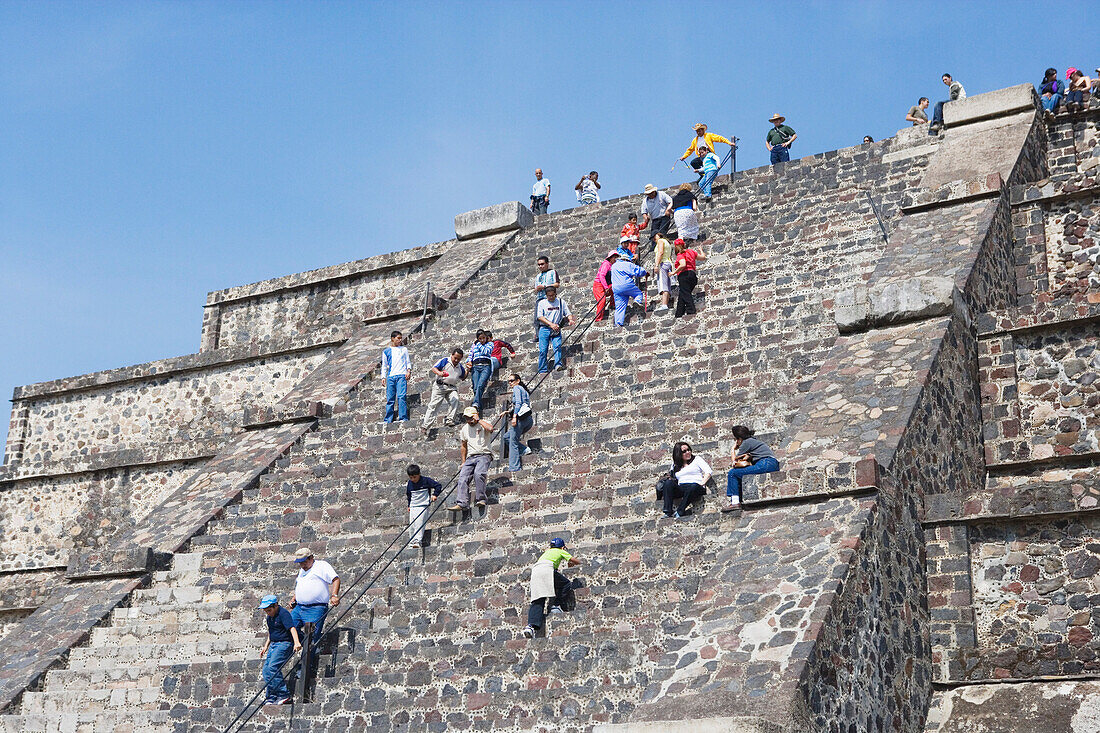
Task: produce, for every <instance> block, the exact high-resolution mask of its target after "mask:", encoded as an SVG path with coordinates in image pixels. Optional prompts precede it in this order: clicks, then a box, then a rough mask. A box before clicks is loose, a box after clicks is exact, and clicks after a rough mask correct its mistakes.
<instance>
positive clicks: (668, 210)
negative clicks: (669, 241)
mask: <svg viewBox="0 0 1100 733" xmlns="http://www.w3.org/2000/svg"><path fill="white" fill-rule="evenodd" d="M638 213H639V214H641V215H642V223H641V224H639V225H638V228H639V229H645V228H646V227H647V226H648V227H649V242H650V244H652V243H654V242H655V241H656V239H657V237H659V236H660V237H664V236H668V229H669V227H670V226H672V197H671V196H669V195H668V194H667V193H665V192H664V191H658V190H657V187H656V186H654V185H653V184H652V183H647V184H646V185H645V198H643V199H642V206H641V208H640V209H638Z"/></svg>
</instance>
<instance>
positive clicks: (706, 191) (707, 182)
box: [699, 148, 790, 198]
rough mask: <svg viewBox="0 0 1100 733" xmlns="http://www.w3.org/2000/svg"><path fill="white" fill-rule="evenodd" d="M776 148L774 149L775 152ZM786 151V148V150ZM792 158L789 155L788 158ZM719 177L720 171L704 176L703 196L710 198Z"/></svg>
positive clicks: (700, 186)
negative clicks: (711, 190)
mask: <svg viewBox="0 0 1100 733" xmlns="http://www.w3.org/2000/svg"><path fill="white" fill-rule="evenodd" d="M774 149H775V148H772V150H774ZM784 150H786V148H784ZM789 157H790V156H789V155H788V158H789ZM717 177H718V171H717V170H713V171H707V172H706V173H704V174H703V177H702V178H701V179H700V180H699V188H700V189H702V191H703V195H704V196H706V197H707V198H710V187H711V185H713V184H714V179H715V178H717Z"/></svg>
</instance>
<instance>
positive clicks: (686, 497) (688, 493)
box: [664, 484, 706, 517]
mask: <svg viewBox="0 0 1100 733" xmlns="http://www.w3.org/2000/svg"><path fill="white" fill-rule="evenodd" d="M705 492H706V489H704V488H703V487H702V486H700V485H699V484H676V486H675V487H673V488H672V490H671V491H669V490H666V491H665V497H664V498H665V514H667V515H668V516H670V517H671V516H672V505H673V504H674V503H675V501H676V500H677V499H680V506H679V507H678V508H677V509H676V511H677V512H679V513H680V514H683V513H684V511H685V510H686V509H687V508H688V507H689V506H691V503H692V502H693V501H695V500H696V499H698V498H699V497H700V496H702V495H703V494H704V493H705Z"/></svg>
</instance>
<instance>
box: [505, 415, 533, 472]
mask: <svg viewBox="0 0 1100 733" xmlns="http://www.w3.org/2000/svg"><path fill="white" fill-rule="evenodd" d="M534 424H535V414H534V413H533V412H528V413H527V414H526V415H524V416H523V417H517V418H516V424H515V425H510V426H508V432H507V433H506V434H505V436H504V437H505V438H506V439H507V441H508V470H509V471H518V470H519V469H520V468H522V467H523V463H522V461H520V450H521V449H522V448H524V447H526V446H524V445H523V444H522V443H521V442H520V439H521V438H523V434H524V433H526V432H527V431H528V430H530V429H531V428H532V427H533V426H534Z"/></svg>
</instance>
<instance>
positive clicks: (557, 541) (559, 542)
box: [550, 537, 565, 550]
mask: <svg viewBox="0 0 1100 733" xmlns="http://www.w3.org/2000/svg"><path fill="white" fill-rule="evenodd" d="M550 546H551V547H556V548H558V549H559V550H563V549H565V540H563V539H562V538H561V537H555V538H554V539H552V540H550Z"/></svg>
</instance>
